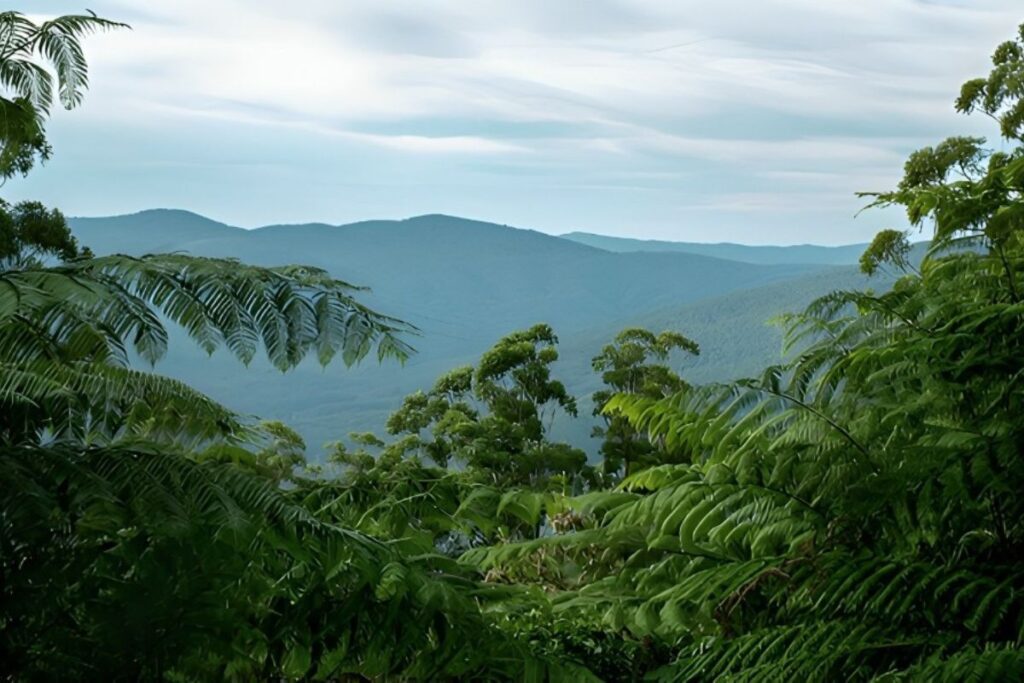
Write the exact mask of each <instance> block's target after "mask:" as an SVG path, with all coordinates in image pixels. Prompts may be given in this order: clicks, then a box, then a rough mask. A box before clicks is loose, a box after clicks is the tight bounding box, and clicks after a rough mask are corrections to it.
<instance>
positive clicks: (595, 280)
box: [70, 210, 889, 457]
mask: <svg viewBox="0 0 1024 683" xmlns="http://www.w3.org/2000/svg"><path fill="white" fill-rule="evenodd" d="M70 222H71V225H72V229H73V230H74V232H75V234H76V235H77V236H78V237H79V239H80V241H81V242H82V243H83V244H85V245H88V246H89V247H90V248H92V249H93V251H94V252H96V253H97V254H105V253H127V254H143V253H154V252H162V251H183V252H187V253H192V254H196V255H204V256H231V257H237V258H239V259H241V260H243V261H247V262H251V263H256V264H262V265H280V264H286V263H304V264H308V265H313V266H319V267H323V268H326V269H328V270H329V271H330V272H331V273H332V274H333V275H335V276H336V277H338V278H340V279H343V280H346V281H349V282H352V283H355V284H360V285H366V286H369V287H370V288H371V290H372V291H371V292H368V293H366V294H365V295H363V296H362V300H363V301H364V302H365V303H366V304H368V305H370V306H373V307H375V308H377V309H378V310H380V311H382V312H385V313H388V314H390V315H394V316H397V317H399V318H402V319H404V320H407V321H409V322H411V323H413V324H415V325H416V326H417V327H419V328H420V329H421V330H422V333H423V334H422V337H419V338H415V339H412V340H411V341H412V342H413V345H414V346H415V347H416V348H417V350H418V353H417V354H416V356H415V357H414V358H413V359H412V360H410V362H408V363H407V364H406V365H405V366H399V365H398V364H397V363H391V364H385V365H383V366H379V365H377V364H375V363H371V362H365V363H363V364H362V365H361V366H359V367H356V368H352V369H345V368H343V367H342V366H341V365H340V364H339V365H337V366H330V367H328V368H327V369H325V370H322V369H320V367H319V366H318V365H316V364H315V363H313V362H308V363H304V364H303V365H302V366H300V367H299V368H298V369H297V370H296V371H294V372H292V373H288V374H283V375H282V374H281V373H279V372H277V371H276V370H274V369H273V368H271V367H270V366H269V364H267V363H265V362H256V363H254V364H253V365H252V366H251V367H249V368H244V367H242V366H241V364H239V363H238V362H236V361H235V360H234V359H233V358H232V357H230V356H228V355H227V354H226V353H223V352H221V353H217V354H214V356H213V357H210V358H207V357H206V356H205V354H203V353H202V352H201V351H199V350H198V349H197V348H195V347H194V345H192V344H188V343H180V342H181V341H182V340H180V338H179V339H175V340H173V341H172V345H171V350H170V352H169V354H168V357H167V358H166V359H165V360H164V361H163V362H161V364H160V365H158V367H157V368H156V369H157V371H158V372H161V373H163V374H167V375H171V376H174V377H177V378H179V379H182V380H184V381H186V382H188V383H190V384H192V385H194V386H196V387H197V388H199V389H201V390H203V391H205V392H207V393H209V394H210V395H211V396H213V397H215V398H217V399H218V400H220V401H222V402H224V403H226V404H227V405H230V406H232V407H234V408H236V409H237V410H239V411H242V412H245V413H251V414H255V415H259V416H261V417H265V418H275V419H280V420H284V421H285V422H287V423H289V424H291V425H292V426H294V427H295V428H297V429H298V430H299V431H300V432H301V433H302V434H303V435H304V436H305V438H306V440H307V443H308V445H309V448H310V452H311V454H312V455H313V456H314V457H315V456H316V455H317V454H318V453H319V451H320V446H321V445H322V444H323V443H325V442H327V441H330V440H335V439H339V438H343V437H344V436H345V435H346V434H347V433H348V432H350V431H363V430H378V431H379V430H380V429H381V426H382V424H383V421H384V418H385V417H386V415H387V414H388V413H389V412H390V411H391V410H393V409H395V408H396V407H398V405H399V404H400V402H401V400H402V398H403V397H404V396H405V395H406V394H408V393H411V392H413V391H415V390H416V389H419V388H426V387H429V386H430V385H431V384H432V383H433V380H434V378H435V377H436V376H437V375H439V374H440V373H442V372H444V371H446V370H448V369H450V368H452V367H455V366H458V365H462V364H468V363H473V362H475V360H476V359H477V358H478V357H479V355H480V354H481V353H482V352H483V351H485V350H486V349H487V348H489V347H490V345H491V344H493V343H494V342H495V341H496V340H497V339H498V338H499V337H501V336H502V335H504V334H506V333H508V332H511V331H513V330H516V329H520V328H523V327H526V326H529V325H532V324H533V323H537V322H547V323H550V324H551V325H552V326H553V327H554V328H555V330H556V332H557V333H558V334H559V337H560V339H561V342H562V343H561V352H562V360H560V361H559V364H558V367H557V369H556V371H557V372H558V373H559V374H560V376H561V378H562V379H563V381H565V382H566V384H567V386H568V387H569V389H570V390H571V391H573V392H575V393H576V395H577V396H579V397H580V398H581V399H584V398H585V397H586V396H587V395H589V393H590V392H592V391H594V390H595V389H596V388H597V387H598V385H599V378H598V377H597V376H596V375H594V373H593V372H592V371H591V370H590V358H591V357H592V356H593V355H594V354H596V353H597V352H598V351H599V350H600V348H601V346H602V345H604V344H605V343H607V342H608V341H609V340H610V339H611V338H612V337H613V336H614V335H615V334H616V332H618V331H619V330H620V329H622V328H624V327H629V326H635V325H642V326H648V327H650V328H651V329H654V330H655V331H660V330H661V329H668V328H672V329H677V330H679V331H681V332H683V333H684V334H686V335H688V336H690V337H691V338H693V339H695V340H696V341H697V342H698V343H699V344H700V345H701V348H702V354H701V356H700V357H699V358H698V359H683V360H682V363H683V365H682V367H683V368H684V373H685V375H686V376H687V377H688V378H690V379H691V380H692V381H710V380H721V379H728V378H734V377H737V376H741V375H745V374H749V373H752V372H755V371H756V370H757V369H758V368H760V367H762V366H763V365H764V364H766V363H769V362H773V361H777V360H779V357H780V356H779V354H780V350H781V336H780V333H779V332H778V330H775V329H773V328H771V327H768V326H767V325H766V321H767V320H768V319H769V318H771V317H773V316H775V315H778V314H779V313H782V312H785V311H788V310H797V309H799V308H801V307H803V306H805V305H806V304H807V303H809V302H810V301H811V300H812V299H814V298H815V297H817V296H819V295H821V294H824V293H826V292H828V291H830V290H832V289H836V288H850V287H865V286H867V285H868V284H869V283H868V281H867V280H866V279H865V278H864V277H863V276H861V275H860V274H859V272H858V271H857V269H856V268H855V267H854V266H853V264H854V263H856V261H857V258H858V257H859V256H860V254H861V252H862V251H863V245H852V246H848V247H813V246H795V247H748V246H743V245H732V244H722V245H704V244H689V243H676V242H645V241H640V240H626V239H619V238H608V237H601V236H598V235H587V234H584V233H572V234H570V235H565V236H562V237H555V236H551V235H546V234H543V233H540V232H535V231H532V230H521V229H516V228H511V227H508V226H501V225H495V224H492V223H483V222H479V221H472V220H466V219H463V218H456V217H452V216H443V215H428V216H418V217H415V218H410V219H407V220H400V221H383V220H382V221H366V222H361V223H354V224H350V225H341V226H332V225H325V224H306V225H275V226H267V227H264V228H259V229H255V230H244V229H240V228H235V227H232V226H228V225H224V224H222V223H218V222H216V221H212V220H209V219H207V218H204V217H202V216H198V215H196V214H193V213H189V212H186V211H175V210H152V211H144V212H141V213H137V214H132V215H127V216H116V217H110V218H73V219H71V220H70ZM870 284H872V285H873V286H874V287H875V288H879V287H885V286H888V284H889V283H888V281H887V280H884V279H883V280H877V281H875V282H872V283H870ZM177 336H178V335H176V337H177ZM176 342H178V343H176ZM584 414H586V415H589V404H588V402H587V401H586V400H583V401H581V416H583V415H584ZM590 424H591V423H590V421H589V419H580V420H575V421H570V420H563V421H561V422H560V423H559V424H558V425H557V431H559V432H561V433H562V435H563V436H565V437H566V438H570V439H571V440H573V441H574V442H576V443H577V444H579V445H580V446H582V447H585V448H587V449H588V450H589V451H591V452H593V451H595V450H596V444H594V443H591V442H590V440H589V437H588V434H589V431H590Z"/></svg>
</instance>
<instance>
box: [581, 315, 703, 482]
mask: <svg viewBox="0 0 1024 683" xmlns="http://www.w3.org/2000/svg"><path fill="white" fill-rule="evenodd" d="M673 352H685V353H689V354H693V355H697V354H698V353H700V348H699V347H698V346H697V343H696V342H694V341H693V340H691V339H688V338H686V337H685V336H683V335H682V334H680V333H678V332H672V331H667V330H666V331H664V332H662V333H660V334H654V333H653V332H651V331H649V330H644V329H639V328H629V329H625V330H622V331H621V332H619V334H617V335H616V336H615V339H614V340H613V341H612V343H610V344H607V345H606V346H605V347H604V348H603V349H601V353H599V354H598V355H597V356H595V357H594V358H593V360H592V361H591V365H592V367H593V368H594V370H595V371H596V372H600V373H601V381H602V382H603V383H604V385H605V386H606V387H607V388H606V389H601V390H598V391H596V392H594V396H593V399H594V415H595V416H597V417H600V418H602V420H603V421H604V427H595V428H594V432H593V435H594V436H596V437H600V438H601V439H602V443H601V455H602V456H603V457H604V460H603V463H602V467H603V469H604V472H605V474H607V475H617V474H618V473H620V472H622V474H624V475H625V476H628V475H629V474H631V473H632V472H633V471H634V470H635V468H636V467H637V466H640V467H643V466H649V465H652V464H657V463H658V462H659V461H667V460H666V458H667V456H665V455H664V454H663V455H662V456H661V457H659V456H658V455H657V453H658V452H659V451H658V449H657V447H656V446H655V445H654V444H652V443H651V441H650V440H649V439H648V438H647V437H646V435H644V434H641V433H639V432H637V430H635V429H634V428H633V427H632V425H630V423H629V421H628V420H627V419H626V418H625V417H623V416H622V415H617V414H615V413H614V412H612V411H606V410H605V408H606V407H607V405H608V401H609V400H611V398H612V396H614V395H616V394H632V395H636V396H646V397H648V398H663V397H665V396H668V395H670V394H674V393H677V392H679V391H681V390H683V389H685V388H686V387H687V386H688V385H687V383H686V381H685V380H684V379H683V378H682V377H680V376H679V374H678V373H677V372H675V371H674V370H672V368H670V367H669V366H668V365H666V364H665V363H666V361H668V360H669V358H670V357H671V356H672V354H673Z"/></svg>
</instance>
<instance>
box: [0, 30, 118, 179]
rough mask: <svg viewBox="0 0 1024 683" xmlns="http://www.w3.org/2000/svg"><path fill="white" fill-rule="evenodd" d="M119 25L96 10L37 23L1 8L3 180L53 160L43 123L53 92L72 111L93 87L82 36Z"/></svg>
mask: <svg viewBox="0 0 1024 683" xmlns="http://www.w3.org/2000/svg"><path fill="white" fill-rule="evenodd" d="M117 28H127V25H126V24H121V23H118V22H114V21H109V20H107V19H102V18H100V17H97V16H96V15H95V14H92V13H90V14H87V15H65V16H62V17H57V18H55V19H51V20H49V21H44V22H42V23H41V24H36V23H34V22H33V21H32V20H31V19H29V18H28V17H26V16H25V15H24V14H22V13H20V12H14V11H6V12H0V46H2V47H0V88H2V89H3V90H4V91H5V92H4V93H3V95H0V179H7V178H10V177H11V176H13V175H15V174H19V173H20V174H21V175H25V174H27V173H28V172H29V171H30V170H31V169H32V166H34V165H35V160H36V158H39V159H42V160H44V161H45V160H46V159H48V158H49V156H50V153H51V150H50V146H49V144H47V142H46V134H45V131H44V128H43V126H44V123H45V121H46V118H47V117H48V116H49V114H50V109H51V107H52V106H53V96H54V91H56V94H57V98H58V99H59V101H60V104H61V105H62V106H63V107H64V108H65V109H73V108H74V107H76V106H78V105H79V104H81V102H82V98H83V97H84V95H85V90H86V88H87V87H88V85H89V71H88V65H87V64H86V61H85V53H84V52H83V50H82V44H81V39H82V38H83V37H85V36H86V35H88V34H90V33H94V32H96V31H102V30H110V29H117Z"/></svg>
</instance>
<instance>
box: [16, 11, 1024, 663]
mask: <svg viewBox="0 0 1024 683" xmlns="http://www.w3.org/2000/svg"><path fill="white" fill-rule="evenodd" d="M116 27H117V26H116V25H113V24H110V23H109V22H104V21H102V20H99V19H97V18H95V17H92V16H83V17H63V18H60V19H57V20H54V21H52V22H47V23H44V24H41V25H36V24H33V23H32V22H31V21H29V20H28V19H26V18H24V17H23V16H22V15H20V14H17V13H13V12H7V13H2V14H0V44H3V45H6V46H8V47H5V48H2V49H3V52H0V83H2V85H3V86H4V87H5V88H6V89H7V91H9V92H11V93H13V96H12V97H10V98H7V99H3V100H2V101H0V106H3V107H4V108H5V110H10V111H13V112H16V113H17V116H13V117H12V118H10V119H9V120H10V121H13V122H15V124H16V125H8V126H7V127H5V128H3V129H2V133H3V142H4V153H3V154H2V155H0V163H2V164H3V165H2V166H0V172H2V173H3V174H4V176H5V177H13V176H15V175H16V174H18V173H26V172H28V171H30V170H31V168H32V165H33V164H34V163H35V161H36V160H37V159H39V158H45V157H46V156H48V155H49V154H50V149H49V146H48V145H47V144H46V139H45V115H46V112H47V111H48V106H49V99H50V97H51V96H52V95H51V93H52V90H53V87H54V85H53V83H52V82H51V81H52V80H53V79H54V76H55V78H56V81H55V82H56V87H57V89H58V92H59V93H61V101H62V103H63V104H65V106H69V107H70V106H73V105H74V104H76V103H77V102H78V101H79V99H80V93H81V88H82V87H83V86H84V84H85V62H84V59H82V57H81V54H82V53H81V47H80V45H79V42H78V41H79V39H80V37H81V36H82V35H83V34H84V33H85V32H87V31H89V30H92V29H95V28H116ZM10 46H13V48H12V47H10ZM993 62H994V68H993V71H992V73H991V74H990V75H989V76H988V77H987V78H984V79H978V80H975V81H971V82H969V83H968V84H966V85H965V86H964V89H963V91H962V93H961V96H960V98H959V99H958V100H957V104H956V106H957V108H958V109H959V110H960V111H963V112H965V113H970V112H973V111H981V112H984V113H985V114H988V115H989V116H992V117H994V118H995V119H996V120H998V121H999V124H1000V132H1001V134H1002V136H1003V137H1004V138H1005V139H1006V140H1007V141H1008V143H1007V147H1008V148H1009V149H1010V151H1007V152H997V153H992V152H989V151H988V150H987V149H986V148H985V147H984V141H982V140H980V139H975V138H951V139H949V140H946V141H944V142H942V143H940V144H938V145H936V146H935V147H930V148H926V149H923V150H920V151H918V152H916V153H914V154H913V155H912V156H911V158H910V159H909V160H908V162H907V164H906V168H905V175H904V179H903V180H902V182H901V183H900V184H899V186H898V187H897V188H896V189H895V190H894V191H892V192H889V193H884V194H877V195H871V196H870V198H871V201H873V202H874V203H875V204H880V205H900V206H903V207H905V208H906V210H907V215H908V219H909V221H910V223H912V224H914V225H917V226H922V227H924V226H926V225H927V226H931V228H932V232H933V235H932V237H933V242H932V245H931V248H930V250H929V252H928V254H927V255H926V257H925V258H924V259H923V261H922V262H921V263H920V264H919V265H917V264H915V262H914V260H913V259H911V258H909V254H910V247H909V245H908V244H907V241H906V235H904V234H903V233H899V232H896V231H885V232H883V233H881V234H880V235H879V237H878V238H877V239H876V240H875V242H873V243H872V244H871V246H870V247H869V248H868V250H867V251H866V252H865V254H864V256H863V258H862V267H863V268H864V270H865V271H867V272H875V271H886V270H887V271H889V272H890V273H895V274H897V275H898V279H897V280H896V282H895V285H894V286H893V287H892V288H891V289H889V290H887V291H886V292H884V293H880V294H876V293H871V292H862V291H838V292H835V293H832V294H830V295H828V296H826V297H823V298H821V299H819V300H818V301H816V302H815V303H814V304H812V305H811V306H810V307H809V308H808V309H807V310H805V311H804V312H803V313H800V314H793V315H791V316H789V317H787V319H786V320H785V324H786V329H787V337H788V340H789V343H790V344H791V345H792V347H793V349H794V354H795V355H794V356H793V359H792V360H791V361H789V362H787V363H785V364H782V365H778V366H773V367H769V368H767V369H766V370H765V371H764V372H762V373H760V374H759V375H758V376H756V377H753V378H751V379H746V380H741V381H737V382H732V383H728V384H718V385H694V384H692V383H690V382H688V381H687V380H686V378H685V377H683V376H681V375H680V374H679V373H678V372H676V371H675V370H673V368H672V362H673V359H676V358H678V355H679V354H696V353H698V351H699V349H698V347H697V345H696V344H695V343H694V342H693V341H692V340H690V339H689V338H687V337H686V336H683V335H682V334H680V333H677V332H664V333H660V334H654V333H651V332H649V331H647V330H643V329H629V330H625V331H623V332H622V333H621V334H619V335H618V336H617V337H616V338H614V339H612V340H609V342H608V343H607V345H606V346H605V347H604V348H603V349H602V350H601V351H600V353H599V354H598V355H597V356H596V357H595V358H594V359H593V360H592V366H593V370H594V372H595V373H597V374H598V375H599V377H600V381H601V382H603V384H604V388H603V389H601V390H600V391H599V392H598V393H597V394H596V395H594V396H592V397H589V398H590V400H591V403H592V404H593V405H594V406H595V407H596V409H597V412H598V413H599V416H600V417H601V419H602V421H603V426H602V427H601V428H600V429H601V431H600V436H601V438H602V439H603V444H604V445H603V448H602V456H603V458H602V461H601V462H600V463H597V464H594V463H588V462H587V460H586V457H585V456H584V454H583V453H581V452H580V451H579V450H577V449H576V448H574V447H572V446H571V445H569V444H567V443H562V442H560V441H558V440H557V439H556V438H554V437H553V436H552V434H551V431H550V425H551V419H552V416H553V415H555V414H559V413H563V414H570V415H571V414H575V413H578V412H579V406H578V402H577V398H576V397H574V396H572V395H570V393H569V392H568V391H567V390H566V387H565V385H564V383H562V382H561V381H559V379H558V378H557V377H556V375H555V373H554V370H553V368H554V363H555V361H556V360H557V358H558V351H557V344H558V339H557V337H556V335H555V333H554V331H553V330H552V329H551V327H549V326H548V325H544V324H540V325H535V326H533V327H531V328H529V329H526V330H522V331H519V332H514V333H511V334H509V335H507V336H505V337H503V338H502V339H500V340H499V341H498V342H497V343H496V344H495V345H494V346H493V348H492V349H491V350H489V351H488V352H486V353H485V354H483V356H482V357H480V358H479V360H478V361H477V362H476V363H475V364H474V365H473V366H466V367H462V368H457V369H455V370H453V371H451V372H449V373H446V374H444V375H443V376H441V377H440V378H439V379H438V380H437V382H436V383H435V385H434V386H433V388H431V389H430V390H429V391H425V392H419V393H416V394H413V395H411V396H409V397H408V398H407V399H406V400H405V401H404V402H403V404H402V405H400V406H397V407H396V410H395V412H393V414H392V415H391V418H390V419H389V420H388V423H387V432H388V434H387V435H385V436H384V437H381V436H379V435H375V434H370V433H356V434H352V435H350V437H349V439H348V443H347V444H345V443H340V442H339V443H336V444H335V445H334V446H333V447H332V452H331V457H330V459H329V461H328V462H327V463H325V464H323V465H311V464H308V463H306V462H305V460H304V457H303V452H304V448H303V444H302V440H301V438H299V436H298V435H297V434H296V433H295V432H294V431H292V430H291V429H290V428H288V427H287V426H285V425H283V424H281V423H277V422H268V423H253V422H251V421H248V420H246V419H244V418H242V417H240V416H239V415H237V414H235V413H234V412H233V411H231V410H230V409H228V408H226V407H224V406H221V405H219V404H217V403H216V402H215V401H213V400H211V399H209V398H207V397H205V396H203V395H202V394H200V393H199V392H197V391H195V390H193V389H191V388H189V387H188V386H186V385H184V384H182V383H179V382H176V381H173V380H169V379H166V378H162V377H159V376H157V375H154V374H150V373H146V372H140V371H137V370H134V369H132V368H131V366H130V360H131V357H132V356H133V355H137V356H139V357H141V358H143V359H145V360H146V361H149V362H151V363H155V362H156V361H158V360H159V359H160V358H161V356H162V355H163V354H164V352H165V350H166V347H167V344H168V331H167V328H166V324H167V323H168V322H171V323H173V324H177V325H180V326H181V327H183V328H184V329H185V330H186V331H187V333H188V335H189V336H190V337H191V338H192V339H193V340H194V341H195V343H197V344H198V345H200V347H201V348H203V349H205V350H207V351H209V352H212V351H213V350H214V349H216V348H218V347H225V348H226V349H227V350H228V351H229V352H230V353H232V354H233V355H235V356H237V357H238V358H239V359H240V360H241V361H243V362H246V363H247V362H249V361H250V360H252V359H253V358H254V357H255V355H256V354H257V353H258V352H259V350H260V349H262V350H264V351H265V353H266V355H267V357H268V358H269V360H270V362H272V363H273V364H274V365H275V366H277V367H278V368H280V369H282V370H286V369H289V368H292V367H294V366H295V365H296V364H298V363H299V362H300V361H301V360H302V359H303V358H304V357H305V356H307V355H315V356H316V358H317V359H318V360H319V361H320V362H321V363H324V364H326V363H328V362H330V361H331V360H332V359H333V358H334V357H335V356H336V355H338V354H340V356H341V360H342V361H343V362H344V363H347V364H350V363H353V362H355V361H357V360H358V359H360V358H362V357H364V356H366V355H367V354H369V353H371V352H374V351H375V352H376V355H377V356H378V357H379V358H380V359H387V358H399V359H402V358H405V357H407V356H408V355H409V353H410V352H411V349H410V348H409V347H408V346H407V344H406V342H405V341H404V339H405V338H406V337H407V336H408V335H409V334H410V333H411V332H413V331H414V330H412V329H410V328H409V327H408V326H407V325H405V324H403V323H401V322H399V321H396V320H394V319H391V318H388V317H386V316H382V315H380V314H377V313H375V312H374V311H372V310H370V309H368V308H366V307H365V306H363V305H361V304H360V303H359V302H358V301H357V300H356V298H354V297H358V296H359V292H358V290H357V289H356V288H354V287H353V286H351V285H348V284H346V283H344V282H341V281H338V280H336V279H334V278H332V277H331V276H329V275H328V274H327V273H326V272H325V271H323V270H320V269H317V268H312V267H299V266H286V267H280V268H267V267H256V266H246V265H242V264H240V263H237V262H234V261H230V260H224V259H216V258H200V257H192V256H184V255H180V254H174V255H150V256H144V257H129V256H116V255H115V256H102V257H95V256H93V255H92V254H91V253H90V252H89V251H88V250H87V249H85V248H84V247H82V246H80V245H79V244H78V243H77V241H76V240H75V238H74V237H73V236H72V235H71V233H70V231H69V229H68V227H67V224H66V221H65V220H64V218H63V216H62V215H61V214H60V213H59V212H58V211H56V210H53V209H47V208H46V207H43V206H41V205H39V204H36V203H31V202H29V203H21V204H17V205H13V206H12V205H10V204H7V203H4V204H0V403H2V405H3V410H2V413H0V486H2V491H3V499H2V505H0V676H3V677H4V678H5V679H8V680H97V679H101V680H139V679H142V680H160V679H166V680H174V681H191V680H224V679H228V680H267V679H276V678H285V679H292V680H299V679H313V680H365V679H370V680H445V679H456V680H538V681H541V680H552V681H561V680H579V681H589V680H609V681H627V680H640V679H644V678H647V679H651V680H662V681H676V680H678V681H685V680H808V681H831V680H880V681H884V680H922V681H931V680H1018V679H1020V678H1022V677H1024V651H1022V649H1021V639H1022V638H1024V600H1022V595H1024V563H1022V560H1024V557H1022V554H1024V527H1022V523H1021V520H1022V519H1024V500H1022V499H1021V496H1020V495H1019V492H1020V491H1021V490H1022V486H1024V463H1022V461H1021V451H1022V448H1024V423H1021V421H1020V414H1021V410H1022V408H1024V382H1022V379H1024V366H1022V362H1021V358H1022V351H1024V349H1022V344H1024V335H1022V332H1024V301H1022V296H1024V290H1022V287H1024V279H1022V271H1024V203H1022V201H1021V191H1022V189H1024V146H1020V143H1021V142H1024V99H1022V98H1021V97H1020V92H1021V89H1020V84H1021V82H1022V81H1024V28H1022V32H1021V34H1020V36H1019V38H1018V39H1017V40H1015V41H1011V42H1008V43H1005V44H1003V45H1001V46H1000V47H999V48H998V49H997V50H996V52H995V55H994V57H993ZM39 64H48V65H49V66H50V67H52V74H54V75H53V76H51V75H50V74H51V71H48V70H46V69H45V68H44V67H42V66H39Z"/></svg>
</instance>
